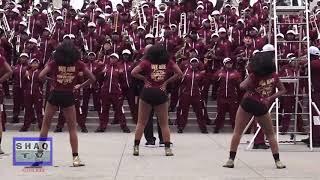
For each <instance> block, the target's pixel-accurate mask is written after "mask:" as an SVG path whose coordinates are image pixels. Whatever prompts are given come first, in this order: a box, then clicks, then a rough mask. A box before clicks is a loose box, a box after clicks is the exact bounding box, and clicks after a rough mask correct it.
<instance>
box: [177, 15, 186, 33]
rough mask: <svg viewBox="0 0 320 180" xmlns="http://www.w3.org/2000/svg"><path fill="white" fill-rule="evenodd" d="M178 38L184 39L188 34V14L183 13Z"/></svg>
mask: <svg viewBox="0 0 320 180" xmlns="http://www.w3.org/2000/svg"><path fill="white" fill-rule="evenodd" d="M178 27H179V29H178V36H179V37H182V36H184V35H186V34H187V14H186V13H181V15H180V22H179V26H178Z"/></svg>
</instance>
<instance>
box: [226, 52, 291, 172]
mask: <svg viewBox="0 0 320 180" xmlns="http://www.w3.org/2000/svg"><path fill="white" fill-rule="evenodd" d="M270 57H271V58H270ZM250 67H251V68H252V73H251V74H250V75H249V76H248V78H247V79H245V80H244V81H243V82H242V83H241V84H240V88H241V89H244V90H246V93H245V95H244V97H243V99H242V101H241V103H240V106H239V108H238V111H237V114H236V120H235V129H234V133H233V137H232V140H231V146H230V156H229V160H228V161H227V163H226V164H225V165H223V167H227V168H233V167H234V159H235V156H236V152H237V149H238V145H239V143H240V139H241V135H242V132H243V131H244V129H245V127H246V125H247V124H248V122H249V121H250V119H251V117H252V116H255V118H256V120H257V121H258V123H259V124H260V125H261V127H262V129H263V130H264V133H265V135H266V137H267V139H268V140H269V143H270V146H271V151H272V154H273V157H274V160H275V164H276V167H277V168H278V169H283V168H285V167H286V166H285V165H283V164H282V163H281V161H280V158H279V149H278V144H277V140H276V139H275V136H274V132H273V124H272V120H271V117H270V113H269V112H268V107H269V106H270V104H271V103H272V102H273V101H274V100H275V99H276V98H278V97H280V96H281V95H283V94H285V93H286V89H285V88H284V85H283V84H282V83H281V82H280V80H279V78H278V75H277V74H276V73H275V70H276V68H275V62H274V51H269V52H261V53H257V54H256V55H255V56H254V57H253V59H252V60H251V64H250ZM275 88H278V92H275Z"/></svg>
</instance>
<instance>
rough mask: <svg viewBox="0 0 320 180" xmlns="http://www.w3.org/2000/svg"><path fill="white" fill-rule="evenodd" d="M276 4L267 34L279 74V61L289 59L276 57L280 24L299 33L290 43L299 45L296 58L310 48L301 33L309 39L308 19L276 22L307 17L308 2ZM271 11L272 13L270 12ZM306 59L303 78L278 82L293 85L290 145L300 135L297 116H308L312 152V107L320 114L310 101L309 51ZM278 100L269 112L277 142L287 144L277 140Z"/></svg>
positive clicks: (273, 2) (271, 8) (273, 4)
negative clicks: (288, 17) (303, 86)
mask: <svg viewBox="0 0 320 180" xmlns="http://www.w3.org/2000/svg"><path fill="white" fill-rule="evenodd" d="M276 3H277V2H276V1H275V0H273V1H272V2H271V4H270V12H272V13H270V16H271V20H270V21H273V22H271V23H273V25H270V26H269V33H271V32H272V30H273V32H272V33H273V35H274V36H273V37H274V46H275V54H276V56H275V62H276V69H277V72H279V69H280V67H279V66H280V65H279V63H281V61H282V62H283V61H288V60H289V59H281V58H279V57H278V55H279V54H280V53H281V52H278V43H283V42H279V41H278V40H277V33H278V32H280V25H281V24H287V25H293V26H295V28H296V31H298V33H299V40H297V41H291V42H296V43H299V53H298V58H299V59H301V58H303V57H302V45H303V44H304V45H306V46H307V47H310V42H309V38H306V39H304V40H303V37H302V32H303V31H305V32H306V36H307V37H309V18H300V23H291V24H290V23H280V22H278V17H279V16H281V15H301V14H302V15H303V17H309V11H308V7H309V5H308V2H307V1H306V0H305V2H303V3H299V5H301V6H278V5H277V4H276ZM271 10H273V11H271ZM270 36H271V35H270V34H269V38H268V39H269V42H271V39H270ZM284 42H289V41H284ZM304 58H306V59H307V62H308V63H307V65H306V66H307V70H306V71H307V72H306V75H305V76H301V75H300V73H299V72H298V73H297V76H294V77H287V78H281V79H280V80H281V81H282V82H284V83H293V84H294V87H295V88H294V94H293V95H292V96H294V97H295V104H294V112H293V113H292V114H293V115H294V132H289V134H291V141H290V142H291V143H293V144H296V142H297V140H296V134H300V133H301V132H297V117H298V114H300V115H301V116H302V115H308V120H309V137H310V150H311V151H312V150H313V144H312V118H313V117H312V106H314V107H315V109H316V111H317V112H318V113H319V116H320V112H319V110H318V108H317V107H316V106H315V104H314V103H312V99H311V76H310V74H311V69H310V56H309V49H308V51H307V56H306V57H304ZM303 79H304V80H306V81H307V82H308V84H307V88H306V91H305V93H303V92H300V91H299V86H300V85H299V82H300V80H303ZM300 97H302V98H303V100H306V101H307V102H304V103H305V104H307V105H308V109H307V110H306V111H307V112H303V106H302V105H301V103H300V101H299V99H300ZM279 104H280V102H279V100H278V99H276V101H275V103H274V104H273V105H272V106H271V107H270V109H269V112H272V111H274V112H275V115H276V118H275V119H276V120H275V124H276V135H277V141H278V143H287V142H288V141H285V142H283V141H280V140H279V114H280V113H281V112H279ZM299 106H302V107H301V109H302V111H301V112H298V111H299ZM273 109H274V110H273ZM253 119H254V118H252V119H251V121H250V122H249V123H248V125H247V127H246V129H245V131H244V132H246V130H247V129H248V128H249V127H250V125H251V124H252V122H253ZM260 130H261V127H260V126H259V125H258V129H257V131H256V133H255V134H254V136H253V138H252V139H251V141H250V143H249V145H248V146H247V148H246V149H247V150H248V149H251V147H252V144H253V142H254V139H255V138H256V136H257V135H258V133H259V131H260Z"/></svg>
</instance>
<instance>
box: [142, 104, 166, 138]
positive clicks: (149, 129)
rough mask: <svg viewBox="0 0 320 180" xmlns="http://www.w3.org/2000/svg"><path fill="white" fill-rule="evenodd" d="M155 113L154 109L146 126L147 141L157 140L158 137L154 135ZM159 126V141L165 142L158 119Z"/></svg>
mask: <svg viewBox="0 0 320 180" xmlns="http://www.w3.org/2000/svg"><path fill="white" fill-rule="evenodd" d="M153 115H154V111H153V110H152V111H151V112H150V116H149V120H148V122H147V124H146V127H145V128H144V137H145V138H146V140H147V142H152V141H156V139H157V138H155V137H154V136H153ZM157 128H158V136H159V141H160V142H163V138H162V131H161V128H160V125H159V122H158V121H157Z"/></svg>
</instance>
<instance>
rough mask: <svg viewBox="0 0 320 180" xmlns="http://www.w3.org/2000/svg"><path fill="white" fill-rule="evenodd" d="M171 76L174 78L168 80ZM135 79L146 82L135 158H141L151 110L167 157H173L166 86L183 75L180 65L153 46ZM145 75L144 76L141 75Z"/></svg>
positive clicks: (135, 143)
mask: <svg viewBox="0 0 320 180" xmlns="http://www.w3.org/2000/svg"><path fill="white" fill-rule="evenodd" d="M169 73H173V74H174V75H173V76H171V77H168V74H169ZM131 74H132V76H133V77H135V78H137V79H139V80H142V81H144V88H143V89H142V92H141V95H140V101H139V110H138V123H137V127H136V133H135V140H134V151H133V155H134V156H138V155H139V144H140V140H141V137H142V135H143V130H144V128H145V126H146V123H147V121H148V119H149V115H150V112H151V109H152V108H153V109H154V112H155V113H156V115H157V117H158V120H159V123H160V127H161V129H162V135H163V139H164V144H165V154H166V156H173V153H172V150H171V148H170V129H169V125H168V96H167V93H166V87H167V84H169V83H172V82H174V81H175V80H177V79H178V78H180V77H181V76H182V72H181V70H180V68H179V67H178V65H177V64H176V63H174V62H173V61H171V60H169V54H168V52H167V51H166V50H165V48H164V47H163V46H161V45H154V46H152V47H150V48H149V49H148V50H147V53H146V56H145V57H144V59H143V60H142V61H141V62H140V64H139V65H138V66H136V67H135V68H134V69H133V70H132V72H131ZM142 74H143V75H142Z"/></svg>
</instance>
